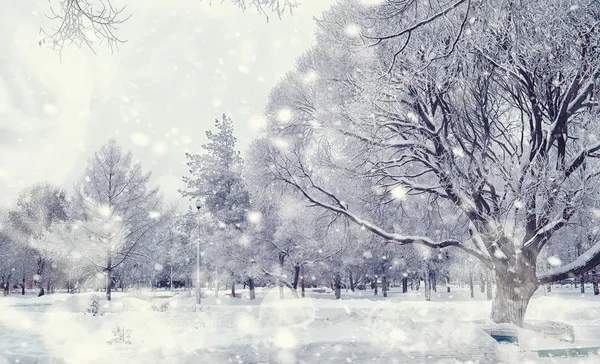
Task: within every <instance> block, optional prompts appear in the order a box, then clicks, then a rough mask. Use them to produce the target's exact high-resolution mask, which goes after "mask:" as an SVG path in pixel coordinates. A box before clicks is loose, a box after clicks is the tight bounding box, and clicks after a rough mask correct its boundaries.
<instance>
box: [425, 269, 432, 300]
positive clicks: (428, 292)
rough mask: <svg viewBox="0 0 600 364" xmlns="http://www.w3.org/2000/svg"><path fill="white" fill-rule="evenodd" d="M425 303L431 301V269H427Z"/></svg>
mask: <svg viewBox="0 0 600 364" xmlns="http://www.w3.org/2000/svg"><path fill="white" fill-rule="evenodd" d="M424 282H425V301H431V280H430V277H429V269H425V279H424Z"/></svg>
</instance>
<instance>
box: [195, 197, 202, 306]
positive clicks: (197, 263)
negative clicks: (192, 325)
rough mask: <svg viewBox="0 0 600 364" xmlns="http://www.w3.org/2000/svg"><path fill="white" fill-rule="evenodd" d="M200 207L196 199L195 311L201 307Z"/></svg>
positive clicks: (199, 202) (200, 204)
mask: <svg viewBox="0 0 600 364" xmlns="http://www.w3.org/2000/svg"><path fill="white" fill-rule="evenodd" d="M201 207H202V201H200V199H198V200H196V211H197V214H196V224H197V226H196V228H197V230H198V238H197V239H196V281H197V283H196V284H197V286H196V311H198V307H201V304H202V302H201V298H200V297H201V292H200V290H201V287H200V208H201Z"/></svg>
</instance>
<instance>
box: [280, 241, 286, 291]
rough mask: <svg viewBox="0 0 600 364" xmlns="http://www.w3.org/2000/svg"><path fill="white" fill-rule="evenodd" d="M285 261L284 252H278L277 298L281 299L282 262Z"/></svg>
mask: <svg viewBox="0 0 600 364" xmlns="http://www.w3.org/2000/svg"><path fill="white" fill-rule="evenodd" d="M284 261H285V253H283V252H279V275H280V276H281V277H280V278H279V298H280V299H283V298H284V296H283V263H284Z"/></svg>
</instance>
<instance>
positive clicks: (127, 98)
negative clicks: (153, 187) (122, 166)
mask: <svg viewBox="0 0 600 364" xmlns="http://www.w3.org/2000/svg"><path fill="white" fill-rule="evenodd" d="M119 2H120V3H125V4H127V5H128V9H127V11H128V12H129V13H131V14H133V16H132V18H131V19H130V20H129V21H128V22H127V23H126V24H125V25H123V26H122V28H121V31H120V35H121V37H122V38H125V39H128V43H126V44H124V45H122V46H121V47H120V50H119V52H118V53H115V54H110V53H109V52H108V51H107V50H106V49H104V48H103V47H102V46H101V45H99V46H98V47H97V51H98V55H94V54H92V53H91V52H90V51H89V50H86V49H82V50H78V49H76V48H69V49H66V50H65V51H64V52H63V55H62V62H61V60H60V59H59V57H58V54H57V53H56V52H55V51H53V50H49V49H45V48H40V47H39V46H38V41H39V39H40V35H39V29H40V26H50V25H51V24H49V23H48V20H47V19H46V18H45V14H46V13H47V10H48V8H47V7H48V2H47V1H45V0H19V1H13V2H11V5H10V6H5V7H3V9H2V10H3V11H2V13H0V156H1V157H0V160H1V162H0V186H2V187H3V188H1V189H0V204H7V203H10V202H12V201H13V200H14V198H15V196H16V195H17V194H18V192H19V191H20V190H21V189H22V188H23V187H25V186H28V185H31V184H33V183H35V182H37V181H44V180H47V181H51V182H54V183H56V184H59V185H60V186H63V187H65V188H67V190H68V191H70V190H71V187H72V184H73V182H74V181H75V180H76V179H77V178H79V177H80V176H81V174H82V173H83V169H84V163H85V161H86V159H87V158H88V157H89V156H90V155H91V154H93V152H94V151H95V150H96V149H97V148H98V147H99V146H101V145H102V144H104V143H105V142H106V141H107V140H108V139H109V138H110V137H115V138H116V139H117V141H118V142H119V144H121V145H122V146H123V147H124V149H126V150H131V151H132V152H133V154H134V157H135V158H137V159H139V160H140V161H142V163H143V165H144V168H145V169H146V170H152V172H153V177H154V182H155V183H158V184H159V185H160V186H161V188H162V190H163V192H164V194H165V196H166V197H167V199H169V200H170V201H173V200H180V199H181V197H179V195H178V193H177V192H176V190H177V188H178V187H180V186H181V183H180V181H181V177H182V176H183V175H184V174H185V173H186V172H187V169H186V167H185V165H184V163H185V157H184V152H185V151H187V150H189V151H192V152H198V151H200V145H201V144H203V143H204V142H205V136H204V131H205V130H206V129H208V128H211V127H212V126H213V120H214V118H216V117H220V115H221V114H222V113H226V114H228V115H230V116H231V117H232V118H233V119H234V121H235V122H236V128H237V130H236V134H237V137H238V142H239V149H240V150H243V149H245V148H246V146H247V145H248V144H249V143H250V141H251V140H252V139H253V138H254V137H256V136H257V135H258V130H257V126H258V125H257V124H259V123H257V122H256V121H257V120H259V119H258V118H260V116H261V115H262V112H263V109H264V106H265V104H266V101H267V97H268V93H269V91H270V89H271V87H273V86H274V85H275V83H276V82H277V80H278V79H279V77H281V76H282V75H283V74H284V73H285V72H287V71H289V70H291V69H292V67H293V65H294V62H295V59H296V57H297V56H298V55H300V54H301V53H302V52H303V51H304V50H306V49H307V48H309V47H310V46H311V45H312V44H313V43H314V31H315V25H314V21H313V17H314V16H319V15H320V14H321V13H322V11H324V10H326V9H327V8H328V7H329V6H330V5H331V4H333V3H334V1H333V0H304V1H303V4H302V5H301V6H300V8H298V9H297V10H296V11H295V12H294V15H292V16H290V15H286V16H285V17H284V18H283V19H282V20H279V19H277V18H276V17H271V20H270V21H269V22H268V23H267V22H266V20H265V17H264V16H261V15H260V14H257V13H256V12H255V11H251V10H249V11H247V12H246V13H242V12H241V11H240V10H239V9H237V8H235V7H234V6H232V5H231V4H228V3H224V4H221V3H220V2H219V1H214V2H213V5H208V1H207V0H205V1H202V2H201V1H199V0H177V1H164V0H121V1H119Z"/></svg>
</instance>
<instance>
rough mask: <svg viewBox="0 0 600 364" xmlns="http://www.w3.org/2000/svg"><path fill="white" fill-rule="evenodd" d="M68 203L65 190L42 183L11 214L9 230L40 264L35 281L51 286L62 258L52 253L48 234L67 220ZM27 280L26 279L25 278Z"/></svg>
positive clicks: (28, 191) (20, 199) (23, 194)
mask: <svg viewBox="0 0 600 364" xmlns="http://www.w3.org/2000/svg"><path fill="white" fill-rule="evenodd" d="M67 210H68V201H67V197H66V193H65V191H63V190H62V189H60V188H58V187H56V186H54V185H52V184H50V183H39V184H36V185H34V186H32V187H29V188H27V189H25V190H24V191H22V192H21V193H20V194H19V196H18V197H17V201H16V204H15V207H14V208H13V209H11V210H10V211H9V213H8V224H9V226H8V228H10V229H11V230H12V233H13V236H14V238H15V239H16V240H17V241H19V242H20V244H21V246H22V249H24V250H27V251H29V253H30V254H31V255H32V256H33V257H34V259H35V262H36V267H35V273H34V281H35V282H38V283H39V284H40V285H41V284H42V282H44V283H46V284H47V286H48V288H49V285H50V279H49V278H50V275H51V274H52V273H56V272H52V271H53V267H56V262H57V261H58V260H59V259H60V257H58V256H53V254H52V253H51V252H48V250H47V247H45V246H44V245H45V244H46V242H45V241H44V236H45V233H46V232H47V231H48V230H49V229H50V228H51V227H52V226H53V225H54V224H57V223H64V222H65V221H66V220H67V219H68V217H67ZM23 280H25V277H23Z"/></svg>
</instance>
